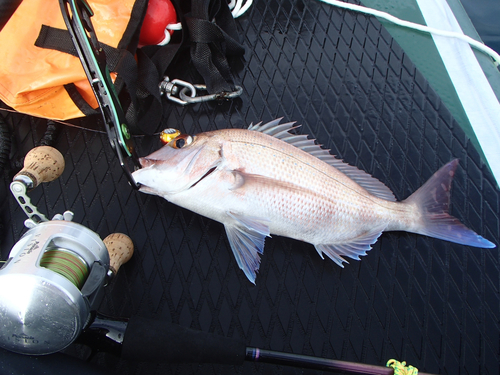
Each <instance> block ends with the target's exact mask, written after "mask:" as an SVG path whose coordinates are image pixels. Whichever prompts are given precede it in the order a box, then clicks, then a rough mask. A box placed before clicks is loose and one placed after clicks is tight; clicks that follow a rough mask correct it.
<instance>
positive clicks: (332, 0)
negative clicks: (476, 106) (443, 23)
mask: <svg viewBox="0 0 500 375" xmlns="http://www.w3.org/2000/svg"><path fill="white" fill-rule="evenodd" d="M319 1H322V2H324V3H326V4H330V5H333V6H336V7H339V8H343V9H348V10H353V11H356V12H360V13H364V14H369V15H372V16H375V17H379V18H383V19H385V20H387V21H389V22H392V23H394V24H396V25H399V26H403V27H408V28H410V29H414V30H418V31H423V32H427V33H431V34H435V35H440V36H445V37H449V38H457V39H461V40H463V41H465V42H467V43H469V44H470V45H471V46H472V47H474V48H476V49H478V50H480V51H482V52H484V53H485V54H487V55H489V56H490V57H491V58H492V59H493V60H495V65H496V66H499V65H500V55H499V54H498V53H496V52H495V51H494V50H492V49H491V48H490V47H488V46H486V45H484V44H483V43H481V42H478V41H477V40H475V39H472V38H471V37H470V36H467V35H464V34H460V33H456V32H452V31H445V30H439V29H436V28H433V27H428V26H424V25H420V24H418V23H414V22H409V21H405V20H402V19H400V18H397V17H394V16H393V15H391V14H389V13H386V12H382V11H379V10H376V9H371V8H366V7H363V6H360V5H356V4H350V3H344V2H343V1H338V0H319Z"/></svg>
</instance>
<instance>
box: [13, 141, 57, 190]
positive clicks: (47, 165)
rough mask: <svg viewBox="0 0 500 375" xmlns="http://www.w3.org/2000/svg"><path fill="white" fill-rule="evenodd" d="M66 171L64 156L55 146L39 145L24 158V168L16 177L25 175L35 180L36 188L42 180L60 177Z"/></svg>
mask: <svg viewBox="0 0 500 375" xmlns="http://www.w3.org/2000/svg"><path fill="white" fill-rule="evenodd" d="M63 171H64V158H63V156H62V154H61V153H60V152H59V151H58V150H56V149H55V148H53V147H50V146H39V147H35V148H34V149H32V150H31V151H30V152H28V154H27V155H26V157H25V158H24V168H23V169H22V170H21V171H20V172H19V173H18V174H17V175H16V176H15V177H14V179H15V178H16V177H17V176H19V175H24V176H27V177H29V178H30V180H31V181H33V187H32V188H35V187H37V186H38V185H40V184H41V183H42V182H50V181H53V180H55V179H56V178H58V177H59V176H60V175H61V174H62V173H63Z"/></svg>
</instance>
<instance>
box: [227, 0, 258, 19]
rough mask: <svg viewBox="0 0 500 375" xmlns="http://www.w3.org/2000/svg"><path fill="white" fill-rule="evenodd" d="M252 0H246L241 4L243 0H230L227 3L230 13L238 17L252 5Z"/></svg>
mask: <svg viewBox="0 0 500 375" xmlns="http://www.w3.org/2000/svg"><path fill="white" fill-rule="evenodd" d="M252 2H253V0H247V1H246V2H245V4H244V5H243V0H231V2H230V3H229V4H228V6H229V9H231V14H232V15H233V17H234V18H238V17H239V16H241V15H243V14H244V13H245V12H246V11H247V10H248V9H249V8H250V6H251V5H252Z"/></svg>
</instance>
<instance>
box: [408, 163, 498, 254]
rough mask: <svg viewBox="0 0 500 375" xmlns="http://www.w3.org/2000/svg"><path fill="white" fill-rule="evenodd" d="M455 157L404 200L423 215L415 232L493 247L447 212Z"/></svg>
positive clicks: (482, 246) (459, 242)
mask: <svg viewBox="0 0 500 375" xmlns="http://www.w3.org/2000/svg"><path fill="white" fill-rule="evenodd" d="M457 166H458V159H455V160H452V161H451V162H449V163H448V164H446V165H444V166H443V167H441V169H439V170H438V171H437V172H436V173H434V175H432V176H431V178H429V180H428V181H427V182H426V183H425V184H424V185H422V186H421V187H420V188H419V189H418V190H417V191H416V192H414V193H413V194H412V195H411V196H410V197H408V198H407V199H406V200H404V201H403V202H404V203H408V204H413V205H416V206H417V207H419V209H420V212H421V214H422V219H421V223H420V226H419V228H418V229H417V230H414V232H415V233H418V234H423V235H426V236H430V237H434V238H439V239H441V240H446V241H450V242H455V243H458V244H462V245H467V246H474V247H481V248H494V247H496V245H495V244H494V243H492V242H490V241H488V240H487V239H485V238H483V237H481V236H480V235H478V234H477V233H476V232H474V231H473V230H471V229H469V228H467V227H466V226H465V225H463V224H462V223H461V222H460V221H459V220H458V219H457V218H456V217H453V216H451V215H450V214H449V213H448V211H449V207H450V189H451V182H452V180H453V176H454V175H455V170H456V168H457Z"/></svg>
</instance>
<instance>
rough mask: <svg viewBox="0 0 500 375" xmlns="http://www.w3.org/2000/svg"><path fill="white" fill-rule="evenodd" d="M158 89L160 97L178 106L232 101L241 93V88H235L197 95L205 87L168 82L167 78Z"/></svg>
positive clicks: (179, 81) (187, 83)
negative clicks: (223, 100) (228, 90)
mask: <svg viewBox="0 0 500 375" xmlns="http://www.w3.org/2000/svg"><path fill="white" fill-rule="evenodd" d="M159 87H160V93H161V94H162V95H165V96H166V97H167V99H169V100H171V101H173V102H175V103H177V104H180V105H187V104H195V103H201V102H208V101H211V100H221V99H234V98H236V97H238V96H240V95H241V94H242V93H243V88H242V87H241V86H235V90H234V91H230V92H225V91H224V92H220V93H217V94H208V95H199V92H200V91H205V92H206V91H207V86H205V85H201V84H192V83H189V82H186V81H182V80H180V79H173V80H170V78H169V77H164V79H163V81H161V82H160V85H159Z"/></svg>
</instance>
